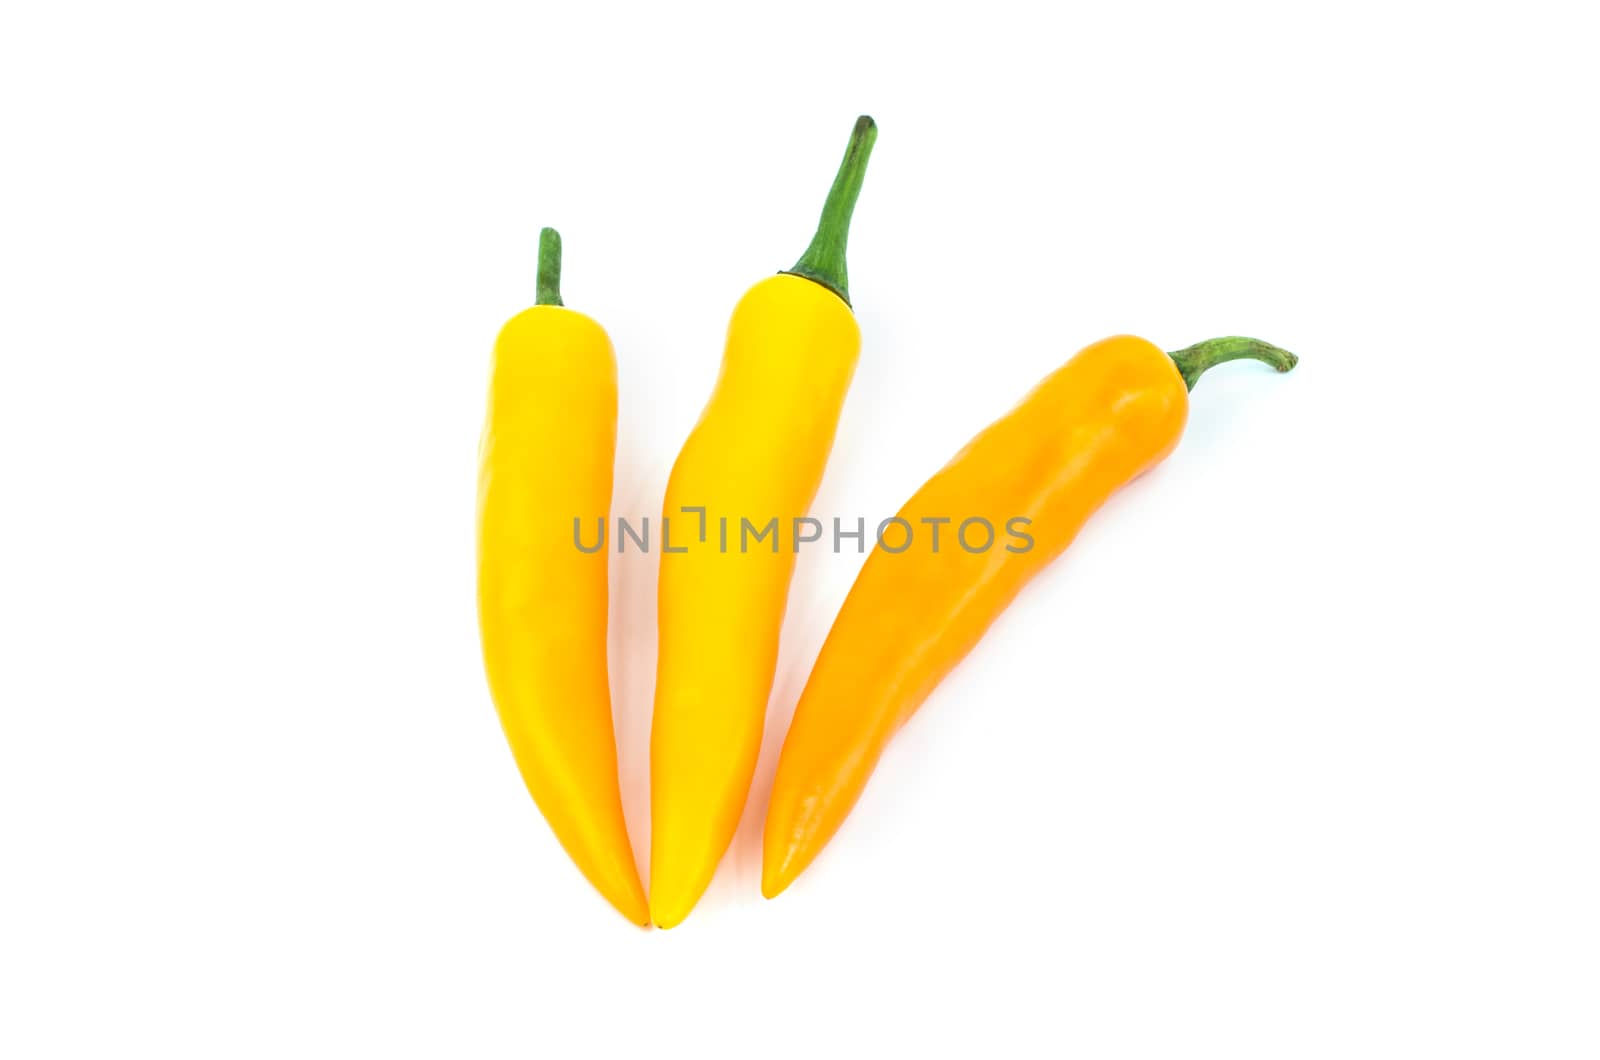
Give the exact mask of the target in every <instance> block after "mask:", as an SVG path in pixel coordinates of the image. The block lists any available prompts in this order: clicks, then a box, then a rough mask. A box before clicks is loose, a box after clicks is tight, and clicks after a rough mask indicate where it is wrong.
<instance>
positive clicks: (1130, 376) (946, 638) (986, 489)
mask: <svg viewBox="0 0 1600 1060" xmlns="http://www.w3.org/2000/svg"><path fill="white" fill-rule="evenodd" d="M1240 357H1251V358H1255V359H1259V360H1265V361H1267V362H1268V363H1271V364H1273V365H1274V367H1276V368H1278V370H1279V371H1288V370H1289V369H1290V368H1292V367H1293V366H1294V363H1295V359H1294V357H1293V355H1292V354H1288V353H1286V352H1284V351H1282V350H1279V349H1277V348H1276V347H1273V346H1269V345H1267V344H1266V343H1261V342H1258V341H1257V340H1253V339H1240V338H1229V339H1217V340H1213V341H1212V342H1209V343H1200V344H1198V345H1196V346H1193V347H1190V348H1189V349H1187V350H1183V351H1180V352H1179V353H1176V354H1171V355H1169V354H1167V353H1164V352H1162V351H1161V350H1160V349H1159V348H1158V347H1156V346H1154V345H1152V344H1151V343H1149V342H1146V341H1145V340H1144V339H1140V338H1134V337H1132V336H1126V335H1125V336H1118V337H1116V338H1111V339H1106V340H1105V341H1103V342H1098V343H1095V344H1094V345H1092V346H1089V347H1088V348H1086V349H1084V350H1083V351H1082V352H1080V353H1079V354H1078V355H1077V356H1075V357H1073V358H1072V359H1071V360H1070V361H1068V362H1067V363H1066V364H1065V365H1063V366H1062V367H1061V368H1059V369H1057V370H1056V371H1055V372H1053V373H1052V374H1051V375H1049V376H1048V377H1046V378H1045V380H1044V381H1043V382H1041V383H1040V384H1039V385H1038V386H1037V387H1036V388H1035V389H1034V390H1033V391H1032V392H1031V393H1030V394H1028V396H1027V397H1026V398H1024V399H1023V401H1022V403H1021V404H1019V405H1017V406H1016V408H1014V409H1012V410H1011V412H1009V413H1008V414H1006V415H1005V416H1004V417H1002V418H1001V419H999V420H997V421H996V422H995V423H993V424H991V425H990V426H989V427H988V428H986V429H985V430H984V431H983V432H982V433H980V434H979V435H978V436H977V437H976V438H974V439H973V440H972V441H971V442H970V443H969V444H968V445H967V446H966V448H964V449H963V450H961V452H960V453H958V454H956V456H955V457H954V458H953V459H952V460H951V461H950V462H949V463H948V464H946V465H945V467H944V468H943V469H942V470H941V471H939V473H938V474H936V475H934V476H933V478H931V479H929V480H928V481H927V482H926V483H925V484H924V485H923V486H922V488H921V489H919V490H918V491H917V492H916V493H915V494H914V495H913V496H912V497H911V499H910V500H909V501H907V502H906V504H905V506H904V507H902V508H901V509H900V511H899V517H900V518H901V519H904V520H905V521H906V523H908V524H909V525H910V526H911V528H912V529H913V531H914V533H913V535H912V537H911V545H910V547H908V548H907V549H906V550H905V551H902V552H898V553H891V552H887V551H885V550H884V549H883V548H882V547H881V546H880V547H877V548H875V549H874V550H873V551H872V553H871V554H870V555H869V556H868V558H867V561H866V563H865V564H864V565H863V566H862V569H861V572H860V574H859V575H858V576H857V578H856V581H855V584H854V585H853V586H852V587H851V589H850V593H849V595H848V596H847V597H846V598H845V602H844V605H843V607H841V608H840V610H839V614H838V617H837V618H836V619H835V620H834V624H833V628H832V630H830V632H829V634H828V637H827V640H826V641H825V642H824V644H823V647H822V651H821V652H820V654H819V655H818V657H817V661H816V665H815V667H814V668H813V669H812V672H811V676H810V679H809V680H808V681H807V683H806V687H805V690H804V691H803V692H802V693H801V696H800V702H799V705H798V706H797V707H796V709H795V714H794V720H793V722H792V723H791V725H790V727H789V733H788V736H787V738H786V739H785V741H784V745H783V752H782V754H781V755H780V757H779V760H778V770H777V776H776V778H775V780H774V783H773V790H772V797H771V801H770V802H769V804H768V807H767V821H766V832H765V836H764V840H763V842H764V850H763V864H762V884H761V890H762V893H763V894H765V895H766V896H767V897H768V898H772V897H775V896H776V895H777V894H779V893H780V892H781V891H783V890H784V888H786V887H788V886H789V884H790V883H792V882H793V881H794V879H795V877H797V876H798V875H799V874H800V873H801V872H803V871H804V870H805V868H806V867H807V866H808V865H810V864H811V861H812V859H813V858H815V857H816V856H817V854H818V852H819V851H820V850H821V849H822V848H823V846H824V845H826V844H827V842H828V840H830V839H831V838H833V835H834V834H835V832H837V831H838V829H839V826H840V824H842V823H843V821H844V819H845V817H846V816H847V815H848V814H849V813H850V810H851V809H852V808H853V807H854V806H855V803H856V800H857V799H858V798H859V797H860V795H861V792H862V790H863V789H864V788H865V786H866V783H867V780H868V778H869V777H871V775H872V772H873V770H874V769H875V768H876V766H877V763H878V759H879V757H880V756H881V755H882V753H883V749H884V747H885V746H886V745H887V744H888V742H889V740H890V738H892V737H893V736H894V734H895V732H896V731H897V730H898V729H899V728H900V726H901V725H903V724H904V723H905V722H906V720H907V719H908V718H910V717H911V715H912V714H914V713H915V712H916V710H917V708H918V707H920V706H921V705H922V703H923V701H924V700H925V699H926V698H927V697H928V695H929V693H931V692H932V691H933V689H934V688H935V686H937V685H938V684H939V682H940V681H941V680H943V679H944V677H945V675H946V674H948V673H949V672H950V671H951V669H953V668H954V667H955V665H956V664H957V663H959V662H960V661H961V660H962V659H963V658H964V657H965V656H966V655H967V653H968V652H969V651H971V650H972V648H973V646H974V645H976V644H977V643H978V641H979V640H980V639H981V638H982V637H983V635H984V632H985V631H986V630H987V629H988V628H989V626H990V624H991V623H993V622H994V620H995V619H996V618H997V617H998V616H999V615H1000V613H1001V612H1002V611H1004V610H1005V608H1006V606H1007V605H1008V604H1010V603H1011V601H1012V599H1013V598H1015V596H1016V595H1017V593H1018V592H1019V591H1020V590H1021V589H1022V587H1023V586H1024V585H1026V584H1027V583H1028V581H1029V580H1031V579H1032V578H1033V577H1034V575H1036V574H1038V573H1039V571H1041V570H1042V569H1043V568H1044V567H1045V566H1047V565H1048V564H1049V563H1050V562H1051V561H1052V560H1054V559H1055V558H1056V557H1057V556H1059V555H1060V554H1061V553H1062V551H1064V550H1065V549H1066V547H1067V546H1068V545H1069V544H1071V543H1072V540H1073V538H1074V537H1076V536H1077V533H1078V531H1079V529H1080V528H1082V526H1083V524H1084V523H1085V522H1086V521H1087V520H1088V518H1089V517H1090V516H1091V515H1093V514H1094V512H1095V511H1096V509H1098V508H1099V507H1100V506H1101V505H1102V504H1104V503H1105V501H1106V500H1107V498H1109V497H1110V496H1111V495H1112V494H1113V493H1115V492H1116V491H1117V490H1118V489H1120V488H1121V487H1122V486H1124V485H1125V484H1127V483H1128V482H1130V481H1131V480H1133V479H1134V478H1136V477H1137V476H1139V475H1140V474H1142V473H1144V472H1145V471H1147V470H1149V469H1150V468H1151V467H1154V466H1155V465H1156V464H1157V463H1159V462H1160V461H1161V460H1162V459H1164V458H1165V457H1166V456H1167V455H1168V454H1169V453H1171V452H1172V450H1173V447H1174V446H1176V445H1177V443H1178V439H1179V437H1180V436H1181V435H1182V433H1183V428H1184V423H1185V422H1186V420H1187V419H1188V414H1189V397H1188V391H1189V388H1190V387H1191V386H1193V383H1194V380H1195V379H1196V378H1198V377H1199V375H1200V373H1201V372H1203V371H1205V369H1206V368H1208V367H1210V366H1211V365H1213V364H1216V363H1220V362H1221V361H1224V360H1233V359H1236V358H1240ZM941 518H943V519H947V520H951V522H949V523H947V524H944V525H942V526H940V527H939V529H940V530H941V531H942V532H941V540H940V541H939V547H938V549H937V551H935V548H934V544H933V537H932V534H931V533H930V530H931V529H933V527H934V525H935V524H932V523H929V522H925V521H924V520H937V519H941ZM973 518H982V519H985V520H987V521H988V523H989V525H990V526H992V527H994V539H993V542H992V544H990V545H989V547H987V548H982V547H981V546H982V545H983V544H984V543H985V542H986V540H987V535H986V533H985V531H984V530H983V528H982V525H981V524H978V523H974V524H972V525H971V526H970V527H969V528H968V535H967V538H966V541H967V544H968V546H970V549H971V550H970V551H969V548H967V547H963V546H962V542H961V539H960V538H959V537H958V536H957V535H958V533H959V531H960V524H961V523H962V522H964V521H965V520H967V519H973ZM1018 518H1023V519H1027V520H1029V521H1028V522H1027V523H1026V524H1020V523H1014V522H1013V520H1016V519H1018ZM1008 526H1011V527H1014V528H1015V529H1017V530H1020V531H1021V534H1022V535H1023V536H1015V535H1012V534H1008V533H1007V527H1008ZM903 533H904V531H903V529H899V528H891V529H889V530H887V531H886V539H887V540H889V542H890V544H891V545H898V544H899V542H900V541H901V539H902V535H903ZM1028 539H1031V542H1032V543H1031V547H1029V545H1028V544H1027V541H1028Z"/></svg>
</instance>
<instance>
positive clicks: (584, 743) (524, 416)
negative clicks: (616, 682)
mask: <svg viewBox="0 0 1600 1060" xmlns="http://www.w3.org/2000/svg"><path fill="white" fill-rule="evenodd" d="M560 277H561V239H560V237H559V236H558V235H557V234H556V232H555V230H554V229H551V228H546V229H544V231H543V232H541V233H540V237H539V279H538V299H537V304H536V305H535V306H534V307H533V308H532V309H528V310H526V311H524V312H522V313H520V314H518V315H517V316H515V317H513V318H512V319H511V321H510V322H509V323H507V324H506V326H505V328H504V329H502V330H501V332H500V337H499V338H498V339H496V340H495V347H494V368H493V374H492V375H491V378H490V383H489V412H488V418H487V420H486V421H485V423H484V428H483V442H482V448H481V452H480V464H479V476H478V621H479V626H480V628H481V630H482V634H483V661H484V668H485V670H486V671H487V673H488V678H489V691H490V693H491V695H492V696H493V697H494V702H495V706H496V707H497V708H498V710H499V713H500V723H501V725H502V726H503V727H504V729H505V733H506V739H507V740H508V741H509V742H510V744H511V752H512V754H513V755H514V756H515V758H516V762H517V768H518V769H519V770H521V772H522V779H523V782H524V783H526V784H527V786H528V791H529V792H530V793H531V794H532V795H533V801H534V802H535V803H536V804H537V805H538V807H539V810H540V811H541V812H542V813H543V814H544V816H545V820H547V821H548V822H549V823H550V827H551V829H552V830H553V831H554V832H555V834H556V838H557V839H559V840H560V841H561V845H562V846H563V847H565V848H566V851H567V854H568V855H569V856H571V858H572V860H573V861H574V862H576V863H577V865H578V868H579V869H581V870H582V871H583V874H584V875H585V876H586V877H588V879H589V882H590V883H592V884H594V886H595V887H596V888H597V889H598V890H599V891H600V893H601V894H602V895H604V896H605V898H606V901H608V902H610V903H611V904H612V905H614V906H616V908H617V911H618V912H620V913H621V914H622V915H623V916H625V917H627V918H628V919H629V920H631V921H633V922H634V923H636V924H640V925H644V924H648V923H649V920H650V910H649V904H648V903H647V901H646V900H645V895H644V888H643V887H642V886H641V885H640V882H639V873H638V870H637V868H636V867H635V866H634V861H633V850H632V847H631V846H630V845H629V843H628V830H627V826H626V824H624V822H623V818H622V796H621V792H620V790H619V788H618V784H617V749H616V739H615V735H614V733H613V731H612V722H611V690H610V684H609V679H608V676H607V672H606V608H607V588H606V578H607V575H606V562H607V557H606V550H605V549H604V548H600V549H597V550H594V551H591V552H585V551H583V550H581V549H580V548H578V547H576V543H577V534H576V526H575V522H574V520H575V519H578V518H585V519H588V518H597V519H600V520H604V519H605V518H606V516H607V515H608V514H609V512H610V509H611V475H612V463H613V460H614V457H615V452H616V438H617V363H616V357H615V355H614V354H613V353H612V350H611V340H610V339H609V338H607V337H606V333H605V331H604V330H602V329H601V327H600V325H599V324H597V323H595V322H594V321H593V320H591V319H589V318H588V317H586V316H584V315H583V314H582V313H575V312H573V311H572V310H570V309H565V308H563V307H562V305H561V294H560V290H559V282H560Z"/></svg>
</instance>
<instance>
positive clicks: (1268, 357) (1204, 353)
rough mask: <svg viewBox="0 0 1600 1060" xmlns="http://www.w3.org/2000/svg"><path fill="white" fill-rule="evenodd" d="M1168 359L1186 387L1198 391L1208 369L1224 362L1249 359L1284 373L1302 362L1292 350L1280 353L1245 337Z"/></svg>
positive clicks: (1208, 343) (1197, 347) (1232, 337)
mask: <svg viewBox="0 0 1600 1060" xmlns="http://www.w3.org/2000/svg"><path fill="white" fill-rule="evenodd" d="M1167 356H1169V357H1171V358H1172V360H1173V363H1175V364H1176V365H1177V366H1178V373H1179V374H1180V375H1182V376H1183V381H1184V384H1185V385H1187V386H1188V388H1189V389H1190V390H1193V389H1194V384H1195V383H1196V382H1197V381H1198V380H1199V378H1200V377H1201V376H1202V375H1204V374H1205V371H1206V369H1208V368H1214V367H1216V366H1217V365H1219V364H1221V363H1222V362H1224V361H1238V360H1243V359H1245V358H1248V359H1250V360H1253V361H1263V362H1265V363H1266V364H1270V365H1272V367H1274V368H1276V369H1277V370H1278V371H1280V372H1287V371H1288V370H1289V369H1291V368H1293V367H1294V366H1295V365H1296V364H1297V363H1299V360H1300V358H1298V357H1296V356H1295V355H1294V354H1292V353H1290V352H1289V351H1288V350H1280V349H1278V347H1276V346H1274V345H1272V343H1270V342H1262V341H1261V340H1260V339H1247V338H1245V337H1244V336H1242V335H1229V336H1227V337H1226V338H1221V339H1207V340H1206V341H1205V342H1197V343H1195V344H1194V345H1193V346H1188V347H1185V348H1184V349H1181V350H1179V351H1178V352H1177V353H1169V354H1168V355H1167Z"/></svg>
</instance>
